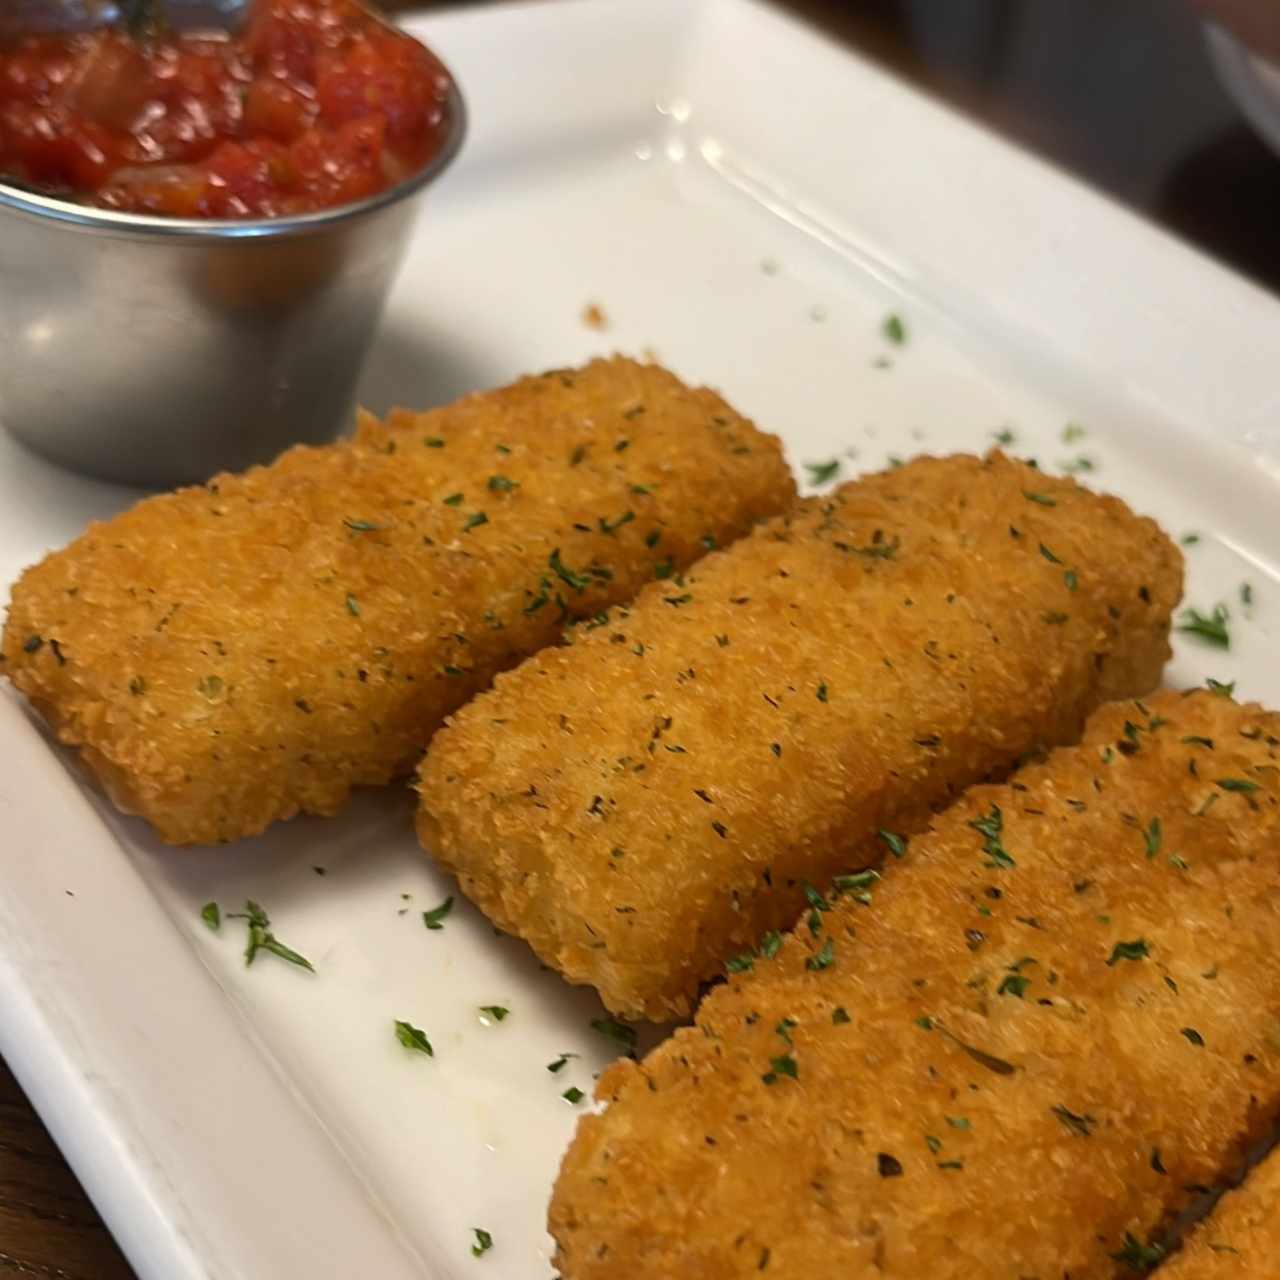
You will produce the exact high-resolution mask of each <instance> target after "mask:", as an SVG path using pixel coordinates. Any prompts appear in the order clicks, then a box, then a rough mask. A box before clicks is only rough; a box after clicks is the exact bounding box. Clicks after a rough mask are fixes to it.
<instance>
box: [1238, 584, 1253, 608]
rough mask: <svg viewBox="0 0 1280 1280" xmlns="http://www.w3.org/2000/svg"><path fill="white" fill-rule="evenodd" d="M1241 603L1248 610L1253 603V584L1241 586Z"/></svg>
mask: <svg viewBox="0 0 1280 1280" xmlns="http://www.w3.org/2000/svg"><path fill="white" fill-rule="evenodd" d="M1240 603H1241V604H1242V605H1244V607H1245V608H1246V609H1247V608H1248V607H1249V606H1250V605H1251V604H1252V603H1253V586H1252V584H1251V583H1248V582H1242V583H1241V584H1240Z"/></svg>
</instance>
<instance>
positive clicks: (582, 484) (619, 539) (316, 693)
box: [3, 359, 795, 844]
mask: <svg viewBox="0 0 1280 1280" xmlns="http://www.w3.org/2000/svg"><path fill="white" fill-rule="evenodd" d="M794 494H795V489H794V483H793V481H792V479H791V476H790V473H789V472H788V470H787V468H786V465H785V463H784V461H783V458H782V452H781V446H780V444H779V442H778V441H777V440H776V439H775V438H773V437H772V436H766V435H763V434H762V433H761V432H759V431H757V430H756V429H755V428H754V427H753V426H752V424H751V423H750V422H748V421H746V420H745V419H743V418H742V417H740V416H739V415H738V414H736V413H735V412H734V411H733V410H732V409H731V408H730V407H729V406H728V405H727V404H725V402H724V401H723V400H721V399H720V397H719V396H717V395H715V394H714V393H712V392H710V391H706V390H691V389H690V388H688V387H686V386H684V385H683V384H682V383H681V382H680V381H679V380H678V379H676V378H675V377H674V376H673V375H671V374H670V373H668V372H666V371H665V370H663V369H661V368H658V367H656V366H653V365H641V364H636V363H634V362H632V361H629V360H623V359H613V360H597V361H594V362H592V363H591V364H590V365H588V366H587V367H586V368H585V369H582V370H580V371H573V370H556V371H552V372H551V373H548V374H544V375H542V376H541V377H530V378H523V379H521V380H520V381H519V382H517V383H515V384H514V385H513V386H510V387H507V388H504V389H502V390H498V391H492V392H488V393H485V394H477V395H472V396H468V397H466V398H465V399H463V400H460V401H459V402H458V403H456V404H453V405H450V406H448V407H446V408H442V409H436V410H433V411H431V412H429V413H410V412H407V411H403V410H397V411H395V412H393V413H392V414H391V415H390V417H389V418H388V419H387V421H386V422H385V423H379V422H377V421H375V420H373V419H371V418H367V417H366V418H365V420H364V421H363V423H362V427H361V431H360V434H359V437H358V439H357V440H356V441H354V442H346V443H341V444H337V445H333V446H329V447H326V448H319V449H316V448H297V449H293V450H290V451H289V452H288V453H286V454H284V455H283V456H282V457H281V458H280V459H279V460H278V461H276V462H275V463H274V464H272V465H271V466H269V467H260V468H254V469H253V470H251V471H248V472H245V473H244V474H243V475H221V476H218V477H216V478H215V479H214V480H212V481H211V482H210V483H209V484H208V485H207V486H200V487H195V488H189V489H183V490H180V491H178V492H177V493H172V494H168V495H165V496H161V497H155V498H150V499H148V500H147V501H145V502H142V503H140V504H139V505H138V506H136V507H134V508H133V509H132V510H131V511H127V512H125V513H124V514H122V515H120V516H117V517H116V518H115V519H113V520H110V521H108V522H106V523H105V524H96V525H93V526H91V527H90V529H89V530H88V531H87V532H86V533H85V534H84V535H83V536H81V537H80V538H78V539H77V540H76V541H75V542H74V543H72V544H71V545H70V546H69V547H67V548H66V549H65V550H63V551H59V552H56V553H54V554H52V555H50V556H49V557H48V558H47V559H45V560H44V561H43V563H41V564H39V565H37V566H36V567H35V568H33V569H29V570H28V571H27V572H26V573H25V574H24V575H23V576H22V578H21V580H20V581H19V582H18V584H17V585H16V586H15V588H14V590H13V597H12V602H11V604H10V607H9V617H8V622H7V625H6V627H5V633H4V647H3V652H4V666H5V669H6V670H7V671H8V674H9V676H10V678H11V679H12V680H13V682H14V684H16V685H17V687H18V688H19V689H21V690H22V691H23V692H24V693H25V694H26V695H27V696H28V697H29V698H30V699H31V700H32V701H33V702H34V703H35V704H36V706H37V707H39V709H40V710H41V711H42V712H43V713H44V714H45V715H46V716H47V717H48V718H49V720H50V721H51V722H52V724H53V725H54V727H55V728H56V730H57V733H58V736H59V737H60V738H61V739H62V741H64V742H67V743H71V744H73V745H75V746H78V747H80V748H81V751H82V754H83V756H84V759H85V760H86V762H87V763H88V764H89V766H90V767H91V768H92V769H93V771H94V772H95V773H96V774H97V775H98V777H99V778H100V779H101V781H102V783H103V785H104V786H105V788H106V790H107V791H108V793H109V794H110V795H111V797H112V798H113V799H114V800H115V802H116V803H117V804H118V805H119V806H120V807H121V808H122V809H125V810H126V811H129V812H133V813H139V814H141V815H142V816H143V817H145V818H146V819H147V820H148V821H150V822H151V823H152V824H153V825H154V826H155V828H156V830H157V831H158V832H159V834H160V835H161V837H162V838H163V839H165V840H167V841H170V842H172V843H175V844H203V843H212V842H216V841H225V840H233V839H235V838H236V837H238V836H245V835H251V834H253V833H255V832H258V831H261V830H262V829H263V828H264V827H265V826H267V825H268V824H269V823H271V822H273V821H275V820H276V819H279V818H288V817H290V816H292V815H293V814H295V813H297V812H299V811H300V810H305V811H307V812H311V813H322V814H331V813H333V812H335V811H336V810H337V809H338V808H339V807H340V806H341V805H342V803H343V801H344V800H345V799H346V797H347V793H348V791H349V790H350V789H351V787H353V786H355V785H361V784H379V783H385V782H387V781H389V780H390V779H392V778H394V777H395V776H396V775H398V774H402V773H404V772H407V771H408V770H409V769H411V768H412V766H413V764H414V761H415V760H416V759H417V757H418V755H419V754H420V753H421V751H422V748H423V744H424V743H425V742H426V740H427V738H428V737H429V736H430V734H431V732H432V731H433V730H434V729H435V727H436V726H437V725H439V724H440V722H441V721H442V720H443V718H444V717H445V716H446V715H447V714H448V713H449V712H450V711H452V710H454V709H455V708H456V707H458V706H460V705H461V704H462V703H463V702H465V701H466V700H467V699H468V698H469V697H471V696H472V695H473V694H474V693H475V692H476V691H477V690H479V689H482V688H484V687H485V686H486V685H487V684H488V683H489V682H490V680H491V679H492V677H493V675H494V673H495V672H496V671H499V670H501V669H502V668H504V667H507V666H510V665H511V664H512V663H513V662H515V661H517V660H518V659H520V658H521V657H523V656H525V655H526V654H528V653H530V652H532V651H533V650H535V649H537V648H538V647H539V646H541V645H545V644H548V643H550V642H552V641H554V640H556V639H557V638H558V637H559V635H560V633H561V631H562V629H563V627H564V625H565V621H566V619H568V618H575V617H590V616H591V615H592V614H595V613H597V612H599V611H600V610H601V609H603V608H605V607H607V606H608V605H610V604H614V603H616V602H618V601H620V600H625V599H627V598H629V597H630V596H631V595H633V594H634V593H635V591H636V590H637V589H638V588H639V586H640V584H641V583H642V582H645V581H648V580H650V579H652V577H653V574H654V566H655V565H658V564H664V563H672V564H675V565H679V566H684V565H687V564H688V563H690V562H691V561H692V560H694V559H696V558H697V557H698V556H699V555H700V554H703V552H704V551H705V549H706V545H707V543H706V542H704V539H705V540H708V541H710V540H714V542H716V543H721V544H723V543H727V542H730V541H732V540H733V539H734V538H737V537H739V536H740V535H742V534H743V533H745V532H746V531H747V530H748V529H749V528H751V526H752V524H753V523H754V522H756V521H758V520H760V519H761V518H762V517H765V516H769V515H772V514H774V513H776V512H778V511H780V510H782V509H783V508H784V507H785V506H786V505H787V504H788V503H789V502H790V501H791V500H792V498H793V497H794Z"/></svg>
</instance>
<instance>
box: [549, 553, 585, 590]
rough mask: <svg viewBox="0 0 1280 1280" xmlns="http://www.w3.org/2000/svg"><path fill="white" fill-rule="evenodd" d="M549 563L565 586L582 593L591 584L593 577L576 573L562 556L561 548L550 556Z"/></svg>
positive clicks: (552, 570)
mask: <svg viewBox="0 0 1280 1280" xmlns="http://www.w3.org/2000/svg"><path fill="white" fill-rule="evenodd" d="M547 564H548V565H549V566H550V568H551V572H552V573H554V574H555V575H556V577H557V578H559V579H560V581H561V582H563V583H564V584H565V586H567V587H570V588H571V589H572V590H574V591H576V592H577V593H578V594H579V595H581V594H582V593H583V592H584V591H585V590H586V589H587V588H588V587H589V586H590V585H591V579H590V578H589V577H588V576H587V575H586V574H582V573H575V572H574V571H573V570H572V569H570V568H569V566H568V565H566V564H565V562H564V561H563V560H562V559H561V558H560V548H559V547H557V548H556V549H555V550H554V551H553V552H552V553H551V554H550V555H549V556H548V557H547Z"/></svg>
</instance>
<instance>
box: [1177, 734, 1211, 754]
mask: <svg viewBox="0 0 1280 1280" xmlns="http://www.w3.org/2000/svg"><path fill="white" fill-rule="evenodd" d="M1182 741H1183V742H1184V743H1186V744H1187V746H1189V747H1204V748H1205V749H1206V750H1209V751H1212V750H1213V739H1212V738H1200V737H1197V736H1196V735H1195V734H1190V735H1188V736H1187V737H1185V738H1183V739H1182Z"/></svg>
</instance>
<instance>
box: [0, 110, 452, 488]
mask: <svg viewBox="0 0 1280 1280" xmlns="http://www.w3.org/2000/svg"><path fill="white" fill-rule="evenodd" d="M448 114H449V130H448V136H447V138H446V141H445V144H444V146H443V147H442V148H441V150H440V151H439V152H438V154H436V155H435V156H434V157H433V158H432V159H431V161H430V162H429V163H428V164H427V165H426V166H425V167H424V168H423V169H422V170H420V171H419V172H417V173H415V174H413V175H412V176H411V177H409V178H407V179H406V180H405V181H403V182H401V183H400V184H398V185H397V186H394V187H392V188H390V189H389V190H387V191H384V192H382V193H380V194H379V195H376V196H373V197H371V198H369V199H367V200H363V201H360V202H359V203H356V204H351V205H344V206H340V207H338V208H335V209H326V210H323V211H321V212H319V213H311V214H304V215H300V216H297V217H291V218H277V219H271V220H262V221H255V222H213V221H197V220H187V219H176V218H163V217H153V216H149V215H136V214H128V213H117V212H114V211H111V210H104V209H97V208H93V207H90V206H86V205H80V204H74V203H71V202H68V201H66V200H61V199H55V198H51V197H47V196H44V195H39V194H34V193H31V192H27V191H23V190H20V189H18V188H14V187H8V186H4V185H0V422H2V423H3V424H4V426H5V427H7V428H8V430H9V431H10V432H11V433H12V434H13V435H15V436H17V437H18V438H19V439H20V440H22V441H23V442H24V443H25V444H27V445H28V446H29V447H30V448H32V449H34V450H36V451H37V452H39V453H41V454H43V455H45V456H46V457H48V458H51V459H53V460H54V461H56V462H60V463H62V464H64V465H66V466H68V467H71V468H73V469H74V470H77V471H83V472H86V473H88V474H91V475H95V476H99V477H102V478H104V479H108V480H115V481H119V482H122V483H130V484H143V485H153V486H161V487H163V486H171V485H175V484H182V483H191V482H199V481H203V480H206V479H208V478H209V476H211V475H213V474H214V473H215V472H217V471H223V470H239V469H242V468H244V467H247V466H251V465H253V464H254V463H258V462H265V461H267V460H269V459H270V458H273V457H275V455H276V454H278V453H279V452H280V451H281V450H282V449H284V448H286V447H288V446H289V445H291V444H297V443H322V442H325V441H328V440H331V439H333V438H334V436H335V435H336V434H337V433H338V432H339V430H341V428H342V427H343V426H344V425H345V424H346V423H347V421H348V420H349V418H350V413H351V409H352V398H353V394H354V389H355V384H356V379H357V376H358V374H359V372H360V366H361V364H362V363H363V361H364V357H365V354H366V352H367V350H368V348H369V344H370V342H371V341H372V338H373V335H374V331H375V329H376V327H377V324H378V319H379V316H380V315H381V313H382V309H383V306H384V304H385V302H386V297H387V293H388V291H389V289H390V287H391V283H392V280H393V279H394V277H395V274H396V271H397V270H398V268H399V266H400V263H401V261H402V259H403V256H404V252H405V249H406V247H407V244H408V239H409V235H410V232H411V230H412V227H413V223H414V219H415V217H416V215H417V212H418V207H419V206H418V200H417V198H416V197H419V196H420V195H421V193H422V192H423V190H424V189H425V188H426V187H427V186H428V185H429V184H430V183H431V182H432V181H433V180H434V179H435V178H436V177H438V176H439V174H440V173H441V172H443V170H444V169H445V168H446V167H447V166H448V164H449V162H450V161H451V160H452V159H453V157H454V156H455V155H456V154H457V151H458V148H459V147H460V145H461V143H462V139H463V135H464V133H465V130H466V113H465V108H464V105H463V101H462V97H461V94H460V93H459V92H458V90H457V88H456V87H454V88H453V89H452V90H451V93H450V97H449V101H448Z"/></svg>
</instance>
